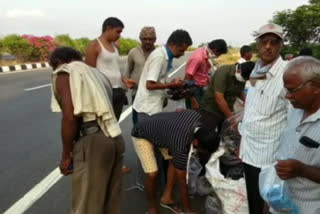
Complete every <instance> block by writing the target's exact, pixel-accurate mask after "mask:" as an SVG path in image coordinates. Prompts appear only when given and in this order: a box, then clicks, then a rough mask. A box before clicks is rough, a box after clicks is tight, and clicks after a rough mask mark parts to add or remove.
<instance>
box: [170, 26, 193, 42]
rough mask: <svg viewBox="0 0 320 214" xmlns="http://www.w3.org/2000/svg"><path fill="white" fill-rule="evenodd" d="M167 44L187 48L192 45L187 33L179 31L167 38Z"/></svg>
mask: <svg viewBox="0 0 320 214" xmlns="http://www.w3.org/2000/svg"><path fill="white" fill-rule="evenodd" d="M167 44H173V45H184V44H187V45H188V46H190V45H192V39H191V37H190V35H189V33H188V32H187V31H185V30H181V29H179V30H175V31H173V32H172V33H171V35H170V36H169V38H168V41H167Z"/></svg>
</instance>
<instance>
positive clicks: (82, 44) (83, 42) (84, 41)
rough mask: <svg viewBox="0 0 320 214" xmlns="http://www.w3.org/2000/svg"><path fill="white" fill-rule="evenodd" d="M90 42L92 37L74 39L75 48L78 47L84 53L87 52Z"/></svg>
mask: <svg viewBox="0 0 320 214" xmlns="http://www.w3.org/2000/svg"><path fill="white" fill-rule="evenodd" d="M89 43H90V39H88V38H80V39H75V40H74V45H75V49H77V50H78V51H79V52H80V53H81V54H82V55H84V54H85V52H86V50H87V47H88V45H89Z"/></svg>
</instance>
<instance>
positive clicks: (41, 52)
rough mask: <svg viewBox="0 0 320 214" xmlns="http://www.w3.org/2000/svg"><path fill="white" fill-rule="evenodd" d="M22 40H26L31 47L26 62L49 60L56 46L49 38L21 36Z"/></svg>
mask: <svg viewBox="0 0 320 214" xmlns="http://www.w3.org/2000/svg"><path fill="white" fill-rule="evenodd" d="M22 38H24V39H27V40H28V42H29V43H30V44H31V46H32V51H31V53H30V55H29V57H28V58H27V59H26V60H29V61H45V60H48V58H49V53H50V52H52V51H53V50H54V49H55V48H56V46H57V44H56V43H55V41H54V40H53V38H52V37H51V36H43V37H37V36H33V35H23V36H22Z"/></svg>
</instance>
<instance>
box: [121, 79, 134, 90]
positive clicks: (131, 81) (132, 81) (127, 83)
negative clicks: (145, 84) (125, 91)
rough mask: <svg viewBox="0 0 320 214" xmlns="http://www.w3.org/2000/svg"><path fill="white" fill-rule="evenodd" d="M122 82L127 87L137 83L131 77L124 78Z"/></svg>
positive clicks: (132, 86)
mask: <svg viewBox="0 0 320 214" xmlns="http://www.w3.org/2000/svg"><path fill="white" fill-rule="evenodd" d="M124 84H125V85H126V86H127V88H130V89H132V88H134V87H135V86H136V85H137V82H136V81H135V80H133V79H124Z"/></svg>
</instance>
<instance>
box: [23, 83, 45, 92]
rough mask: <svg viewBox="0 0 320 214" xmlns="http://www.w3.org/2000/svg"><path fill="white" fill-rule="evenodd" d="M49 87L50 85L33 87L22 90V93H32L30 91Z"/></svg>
mask: <svg viewBox="0 0 320 214" xmlns="http://www.w3.org/2000/svg"><path fill="white" fill-rule="evenodd" d="M49 86H51V84H46V85H40V86H37V87H33V88H27V89H24V91H32V90H37V89H39V88H45V87H49Z"/></svg>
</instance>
